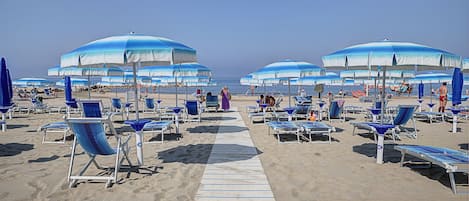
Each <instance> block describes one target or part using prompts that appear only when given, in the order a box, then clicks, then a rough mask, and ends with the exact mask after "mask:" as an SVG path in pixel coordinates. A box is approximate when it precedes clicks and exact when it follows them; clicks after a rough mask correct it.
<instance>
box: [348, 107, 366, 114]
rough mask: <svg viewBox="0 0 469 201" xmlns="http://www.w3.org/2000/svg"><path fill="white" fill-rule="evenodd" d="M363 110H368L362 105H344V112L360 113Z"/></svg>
mask: <svg viewBox="0 0 469 201" xmlns="http://www.w3.org/2000/svg"><path fill="white" fill-rule="evenodd" d="M363 112H366V110H365V109H364V108H363V107H360V106H354V105H347V106H344V113H352V114H358V113H363Z"/></svg>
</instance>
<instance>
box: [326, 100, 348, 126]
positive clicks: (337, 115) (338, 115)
mask: <svg viewBox="0 0 469 201" xmlns="http://www.w3.org/2000/svg"><path fill="white" fill-rule="evenodd" d="M343 111H344V101H343V100H335V101H332V102H331V104H330V106H329V112H328V119H329V121H331V120H332V119H341V120H342V121H345V118H343V115H342V114H343Z"/></svg>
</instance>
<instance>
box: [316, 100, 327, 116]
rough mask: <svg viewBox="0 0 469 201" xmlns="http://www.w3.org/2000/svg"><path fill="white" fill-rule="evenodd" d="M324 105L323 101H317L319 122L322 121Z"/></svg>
mask: <svg viewBox="0 0 469 201" xmlns="http://www.w3.org/2000/svg"><path fill="white" fill-rule="evenodd" d="M325 104H326V103H325V102H324V101H318V105H319V121H322V107H324V105H325Z"/></svg>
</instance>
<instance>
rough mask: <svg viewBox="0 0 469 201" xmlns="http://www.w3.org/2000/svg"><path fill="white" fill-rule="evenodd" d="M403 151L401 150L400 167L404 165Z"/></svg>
mask: <svg viewBox="0 0 469 201" xmlns="http://www.w3.org/2000/svg"><path fill="white" fill-rule="evenodd" d="M404 159H405V153H404V152H403V151H401V167H402V166H404Z"/></svg>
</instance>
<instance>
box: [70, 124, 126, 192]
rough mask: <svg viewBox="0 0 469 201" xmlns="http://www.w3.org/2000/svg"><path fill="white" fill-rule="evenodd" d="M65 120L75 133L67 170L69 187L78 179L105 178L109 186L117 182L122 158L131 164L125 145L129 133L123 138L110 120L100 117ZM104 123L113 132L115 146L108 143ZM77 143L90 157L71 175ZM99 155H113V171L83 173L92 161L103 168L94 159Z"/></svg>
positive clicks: (97, 166) (99, 167)
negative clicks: (104, 173) (95, 173)
mask: <svg viewBox="0 0 469 201" xmlns="http://www.w3.org/2000/svg"><path fill="white" fill-rule="evenodd" d="M66 122H67V124H68V126H69V127H70V129H71V130H72V131H73V133H74V134H75V138H74V140H73V146H72V153H71V159H70V166H69V171H68V181H69V182H70V187H74V186H75V185H76V182H77V181H78V180H106V181H107V182H106V187H110V186H111V184H112V182H114V183H115V182H117V173H118V172H119V169H120V167H121V165H122V163H123V161H124V160H126V161H127V163H128V165H129V166H132V164H131V162H130V160H129V158H128V145H127V144H128V142H129V139H130V137H131V135H129V136H127V137H125V139H123V136H121V135H119V134H117V132H116V130H115V129H114V126H113V125H112V122H111V121H110V120H107V119H102V118H70V119H67V120H66ZM104 125H106V126H107V127H108V128H109V130H110V131H111V133H112V134H114V136H115V138H114V139H116V140H117V147H116V148H114V147H112V146H111V145H110V144H109V143H108V141H107V137H106V131H105V129H104ZM78 144H79V145H80V146H81V147H82V148H83V150H84V151H85V153H86V154H87V155H88V156H89V158H90V159H89V161H88V162H87V163H86V164H85V165H84V166H83V168H82V169H81V171H79V172H78V173H77V174H75V175H72V174H73V165H74V161H75V157H76V155H75V151H76V146H77V145H78ZM99 155H103V156H109V155H115V166H114V167H113V169H114V171H109V174H110V175H109V176H102V173H100V174H99V175H83V174H84V173H85V171H86V170H87V169H88V168H89V166H90V165H91V163H93V164H94V165H95V166H96V168H98V169H104V168H102V167H101V166H100V165H99V164H98V163H97V161H96V156H99ZM121 155H122V156H123V157H122V158H121V157H120V156H121Z"/></svg>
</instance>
